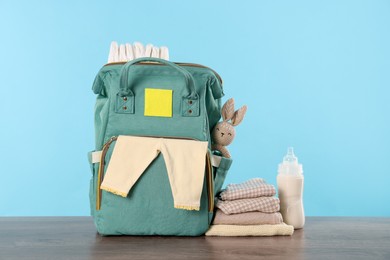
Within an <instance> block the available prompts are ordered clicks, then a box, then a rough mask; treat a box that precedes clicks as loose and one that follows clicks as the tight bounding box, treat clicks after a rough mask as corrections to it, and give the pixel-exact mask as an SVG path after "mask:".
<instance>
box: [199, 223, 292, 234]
mask: <svg viewBox="0 0 390 260" xmlns="http://www.w3.org/2000/svg"><path fill="white" fill-rule="evenodd" d="M293 233H294V227H293V226H290V225H286V224H284V223H282V224H277V225H249V226H238V225H211V226H210V229H209V230H208V231H207V232H206V234H205V235H206V236H291V235H292V234H293Z"/></svg>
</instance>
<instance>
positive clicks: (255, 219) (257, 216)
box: [213, 209, 283, 225]
mask: <svg viewBox="0 0 390 260" xmlns="http://www.w3.org/2000/svg"><path fill="white" fill-rule="evenodd" d="M282 222H283V218H282V215H281V214H280V213H279V212H275V213H263V212H258V211H253V212H245V213H240V214H230V215H227V214H225V213H223V212H222V210H220V209H217V212H216V213H215V218H214V221H213V224H214V225H265V224H268V225H275V224H281V223H282Z"/></svg>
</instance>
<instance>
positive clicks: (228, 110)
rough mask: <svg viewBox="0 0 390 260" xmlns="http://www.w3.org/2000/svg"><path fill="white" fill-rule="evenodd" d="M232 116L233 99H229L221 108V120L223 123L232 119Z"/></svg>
mask: <svg viewBox="0 0 390 260" xmlns="http://www.w3.org/2000/svg"><path fill="white" fill-rule="evenodd" d="M233 115H234V99H232V98H231V99H229V100H228V101H226V103H225V104H224V105H223V107H222V118H223V121H228V120H229V119H232V117H233Z"/></svg>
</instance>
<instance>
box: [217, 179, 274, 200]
mask: <svg viewBox="0 0 390 260" xmlns="http://www.w3.org/2000/svg"><path fill="white" fill-rule="evenodd" d="M275 194H276V190H275V187H274V186H273V185H271V184H267V183H265V181H264V180H263V179H261V178H253V179H250V180H247V181H245V182H243V183H240V184H229V185H227V187H226V189H225V190H224V191H222V192H221V193H220V195H219V197H220V198H221V199H222V200H236V199H247V198H257V197H263V196H274V195H275Z"/></svg>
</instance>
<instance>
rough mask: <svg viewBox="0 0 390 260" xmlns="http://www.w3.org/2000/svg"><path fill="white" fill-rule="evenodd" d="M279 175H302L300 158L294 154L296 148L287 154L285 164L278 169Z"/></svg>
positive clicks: (290, 149) (281, 164)
mask: <svg viewBox="0 0 390 260" xmlns="http://www.w3.org/2000/svg"><path fill="white" fill-rule="evenodd" d="M278 168H279V169H278V172H279V174H288V175H302V173H303V169H302V164H299V163H298V157H296V156H295V154H294V148H292V147H289V148H288V149H287V154H286V155H285V156H284V157H283V162H282V163H280V164H279V167H278Z"/></svg>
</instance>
